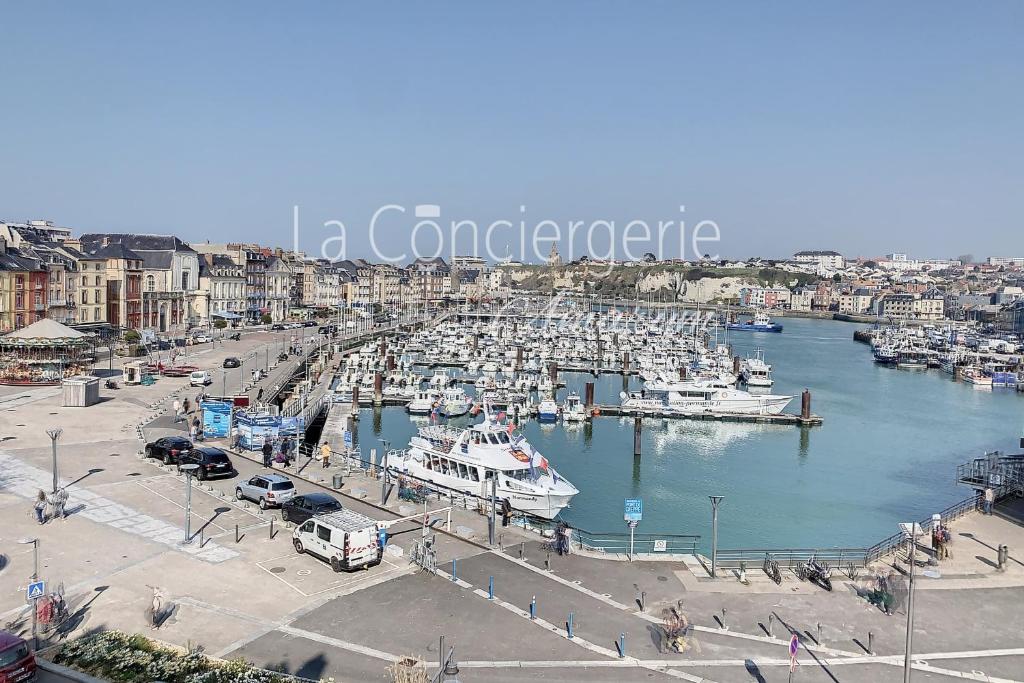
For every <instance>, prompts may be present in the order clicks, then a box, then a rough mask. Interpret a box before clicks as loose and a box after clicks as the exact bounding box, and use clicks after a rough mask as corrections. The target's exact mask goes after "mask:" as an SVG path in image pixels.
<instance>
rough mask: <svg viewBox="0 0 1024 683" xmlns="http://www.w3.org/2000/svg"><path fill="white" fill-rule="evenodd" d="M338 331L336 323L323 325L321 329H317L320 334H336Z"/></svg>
mask: <svg viewBox="0 0 1024 683" xmlns="http://www.w3.org/2000/svg"><path fill="white" fill-rule="evenodd" d="M337 331H338V328H337V326H336V325H321V326H320V329H318V330H317V332H319V333H320V334H334V333H335V332H337Z"/></svg>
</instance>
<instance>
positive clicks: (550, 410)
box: [537, 398, 558, 422]
mask: <svg viewBox="0 0 1024 683" xmlns="http://www.w3.org/2000/svg"><path fill="white" fill-rule="evenodd" d="M557 419H558V404H557V403H555V402H554V400H552V399H550V398H546V399H544V400H543V401H541V402H540V404H539V405H538V406H537V420H538V421H540V422H554V421H555V420H557Z"/></svg>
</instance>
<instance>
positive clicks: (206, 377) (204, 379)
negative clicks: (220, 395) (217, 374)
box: [188, 370, 213, 387]
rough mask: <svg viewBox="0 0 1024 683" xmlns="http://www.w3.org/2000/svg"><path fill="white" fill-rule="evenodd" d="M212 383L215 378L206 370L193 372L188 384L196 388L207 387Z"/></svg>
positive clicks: (190, 374)
mask: <svg viewBox="0 0 1024 683" xmlns="http://www.w3.org/2000/svg"><path fill="white" fill-rule="evenodd" d="M211 382H213V377H211V376H210V373H209V372H208V371H206V370H193V371H192V372H191V373H189V376H188V383H189V384H191V385H192V386H194V387H205V386H206V385H207V384H210V383H211Z"/></svg>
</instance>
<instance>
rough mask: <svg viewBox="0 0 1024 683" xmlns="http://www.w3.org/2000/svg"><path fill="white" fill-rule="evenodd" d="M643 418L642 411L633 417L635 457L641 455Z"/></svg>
mask: <svg viewBox="0 0 1024 683" xmlns="http://www.w3.org/2000/svg"><path fill="white" fill-rule="evenodd" d="M641 424H642V421H641V418H640V413H637V414H636V416H635V417H634V418H633V457H634V458H635V457H639V455H640V444H641V440H642V437H641V429H642V427H641Z"/></svg>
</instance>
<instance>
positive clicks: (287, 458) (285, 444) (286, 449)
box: [281, 436, 292, 467]
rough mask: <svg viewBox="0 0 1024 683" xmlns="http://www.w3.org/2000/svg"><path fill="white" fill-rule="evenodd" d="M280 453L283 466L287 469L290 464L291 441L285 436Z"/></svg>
mask: <svg viewBox="0 0 1024 683" xmlns="http://www.w3.org/2000/svg"><path fill="white" fill-rule="evenodd" d="M281 452H282V453H284V465H285V467H287V466H288V465H291V464H292V440H291V439H289V438H288V437H287V436H286V437H284V440H283V441H282V442H281Z"/></svg>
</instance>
